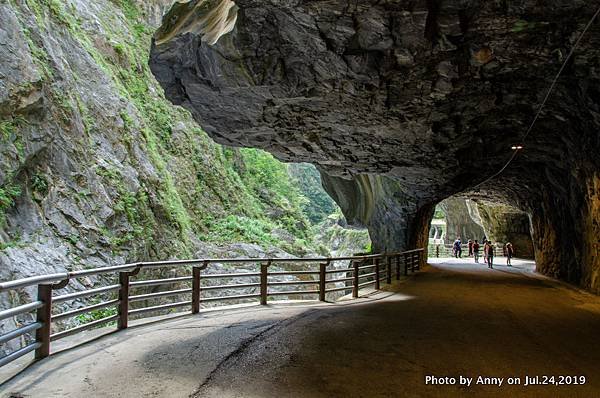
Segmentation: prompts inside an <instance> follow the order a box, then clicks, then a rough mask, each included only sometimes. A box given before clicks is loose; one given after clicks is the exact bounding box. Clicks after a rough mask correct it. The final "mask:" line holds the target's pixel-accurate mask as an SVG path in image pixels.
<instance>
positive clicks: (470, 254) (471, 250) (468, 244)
mask: <svg viewBox="0 0 600 398" xmlns="http://www.w3.org/2000/svg"><path fill="white" fill-rule="evenodd" d="M467 246H469V257H471V256H472V255H473V241H472V240H471V239H469V242H468V243H467Z"/></svg>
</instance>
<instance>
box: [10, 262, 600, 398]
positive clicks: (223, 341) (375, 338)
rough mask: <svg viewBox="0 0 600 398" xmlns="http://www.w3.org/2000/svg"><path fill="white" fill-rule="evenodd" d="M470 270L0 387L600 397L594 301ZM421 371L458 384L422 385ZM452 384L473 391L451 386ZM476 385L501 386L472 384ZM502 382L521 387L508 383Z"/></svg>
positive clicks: (501, 270) (212, 326) (187, 334)
mask: <svg viewBox="0 0 600 398" xmlns="http://www.w3.org/2000/svg"><path fill="white" fill-rule="evenodd" d="M467 261H468V260H458V259H452V260H449V259H448V260H443V262H439V263H438V264H432V265H430V266H428V267H427V268H426V269H425V270H423V271H421V272H419V273H417V274H416V275H414V277H412V278H410V279H409V280H407V281H403V282H400V283H397V284H395V285H392V286H390V287H389V288H387V291H386V292H383V293H380V294H377V295H375V296H372V297H371V298H369V299H365V300H360V301H358V302H351V303H348V304H329V305H327V304H326V305H317V306H293V307H281V306H274V307H269V308H261V309H258V310H257V309H256V308H253V309H244V310H238V311H234V312H231V313H216V314H212V315H210V314H209V315H204V316H200V317H185V318H181V319H177V320H173V321H167V322H162V323H157V324H153V325H149V326H143V327H139V328H133V329H131V330H127V331H125V332H123V333H117V334H114V335H111V336H109V337H105V338H103V339H101V340H98V341H97V342H95V343H92V344H88V345H85V346H82V347H80V348H77V349H73V350H69V351H66V352H63V353H61V354H59V355H57V356H55V357H53V358H51V359H50V360H46V361H42V362H41V363H39V364H37V365H35V366H33V367H31V368H30V369H28V370H27V371H25V372H24V373H23V374H21V375H20V376H18V377H17V378H15V379H13V380H11V381H10V382H8V383H6V384H5V385H4V386H2V390H3V391H5V392H6V394H10V393H13V394H22V395H24V396H30V397H58V396H60V397H81V396H86V395H87V396H93V397H146V396H148V397H150V396H152V397H187V396H193V397H219V398H228V397H337V396H340V397H341V396H343V397H452V396H465V395H466V396H473V397H496V396H498V397H503V396H511V397H513V396H515V397H525V396H531V397H594V396H600V345H599V344H598V331H599V330H600V298H599V297H597V296H594V295H590V294H587V293H585V292H581V291H579V290H577V289H574V288H571V287H569V286H567V285H564V284H561V283H559V282H556V281H553V280H550V279H547V278H543V277H540V276H537V275H535V274H533V273H531V272H530V271H529V270H528V267H529V268H530V265H528V264H527V263H520V262H519V263H516V264H515V267H513V268H507V267H505V266H498V267H496V268H495V269H494V270H488V269H487V268H485V267H484V266H483V265H475V264H472V263H470V262H467ZM427 376H436V377H445V376H447V377H454V378H456V379H457V384H456V385H426V382H425V381H426V377H427ZM460 376H463V377H468V378H473V382H472V383H473V384H471V385H470V386H465V385H462V386H461V385H458V382H459V377H460ZM478 376H483V377H489V378H492V377H493V378H497V380H499V379H502V385H500V386H499V385H497V384H496V385H481V384H479V385H476V384H475V383H476V382H477V377H478ZM525 376H555V381H559V376H577V377H578V376H585V378H586V383H585V384H583V385H544V386H540V385H533V386H532V385H529V386H524V385H523V384H524V383H525ZM509 377H512V378H517V377H518V378H520V379H521V385H516V386H514V385H513V386H511V385H508V378H509ZM513 380H515V379H513ZM568 380H569V379H565V380H563V381H568ZM540 381H543V379H540ZM578 381H581V379H578ZM449 382H452V379H449ZM7 396H10V395H7ZM16 396H18V395H16Z"/></svg>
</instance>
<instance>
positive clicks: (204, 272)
mask: <svg viewBox="0 0 600 398" xmlns="http://www.w3.org/2000/svg"><path fill="white" fill-rule="evenodd" d="M424 254H425V253H424V249H416V250H410V251H406V252H400V253H391V254H375V255H363V256H350V257H337V258H268V259H259V258H240V259H197V260H181V261H161V262H144V263H134V264H126V265H120V266H114V267H106V268H96V269H89V270H83V271H74V272H68V273H58V274H50V275H42V276H33V277H29V278H24V279H18V280H14V281H8V282H2V283H0V293H3V292H8V291H14V290H18V289H23V288H28V287H33V286H37V300H35V301H33V302H30V303H27V304H23V305H19V306H17V307H14V308H10V309H7V310H2V311H0V321H1V320H5V319H8V318H11V317H15V316H18V315H23V314H28V313H35V316H34V317H32V321H31V322H30V323H27V324H25V325H23V326H21V327H18V328H16V329H15V330H12V331H10V332H7V333H4V334H2V335H0V344H4V343H7V342H9V341H11V340H14V339H17V338H20V337H22V336H24V335H31V334H33V332H35V339H31V340H33V341H32V342H30V343H29V344H25V345H24V346H22V347H21V348H20V349H17V350H15V351H13V352H11V353H9V354H8V355H6V356H4V357H2V358H0V366H4V365H6V364H8V363H10V362H12V361H14V360H16V359H17V358H20V357H22V356H23V355H26V354H28V353H30V352H32V351H35V359H42V358H45V357H47V356H49V355H50V345H51V342H53V341H56V340H59V339H62V338H64V337H67V336H70V335H73V334H76V333H79V332H82V331H84V330H88V329H93V328H96V327H99V326H106V325H107V324H110V323H111V322H113V323H114V322H116V327H117V329H125V328H127V327H128V324H129V319H130V317H131V316H135V317H145V316H147V315H148V314H151V313H157V312H164V311H166V310H173V309H179V308H186V307H187V308H189V310H190V311H191V313H192V314H196V313H198V312H199V311H200V307H201V303H212V302H219V301H221V302H232V301H238V302H239V301H241V300H258V301H259V302H260V304H262V305H266V304H267V303H268V301H269V298H274V297H277V296H311V297H318V300H320V301H325V299H326V294H327V293H334V292H341V293H342V294H343V293H346V292H352V297H354V298H358V297H359V290H360V289H362V288H365V287H367V286H373V287H374V288H375V289H376V290H377V289H379V288H380V283H381V282H382V281H385V282H386V283H388V284H389V283H391V282H392V278H393V277H394V276H395V277H396V278H397V279H399V278H400V275H401V274H404V275H407V274H408V272H409V271H410V272H414V271H415V270H418V269H419V265H420V264H421V261H424V260H425V258H424ZM336 261H349V262H350V267H348V268H343V269H335V268H332V264H333V263H334V262H336ZM217 263H218V264H231V265H244V264H257V263H258V264H260V266H259V269H257V271H256V272H235V270H234V272H230V273H221V274H216V273H211V272H210V271H211V268H210V266H211V265H214V264H217ZM276 264H277V265H280V266H281V265H286V264H296V265H297V264H304V265H307V266H308V267H313V268H311V269H307V270H301V271H298V270H283V271H270V270H269V268H270V267H272V266H274V265H276ZM315 266H318V267H315ZM165 267H168V268H173V267H175V268H180V267H181V268H183V271H184V272H185V273H186V274H187V275H185V276H176V277H171V278H163V279H150V280H136V278H137V277H138V276H139V275H140V272H141V271H142V270H151V269H157V268H159V269H160V268H165ZM190 268H191V269H190ZM106 274H113V275H115V276H117V275H118V283H117V284H112V285H107V286H101V287H94V286H91V288H90V289H86V290H81V291H77V292H72V293H67V294H62V295H57V296H55V295H53V292H54V291H56V290H61V289H64V288H66V287H67V286H68V285H69V284H70V282H71V281H74V280H78V279H81V278H87V277H90V276H99V275H106ZM282 277H288V278H289V277H291V278H293V279H294V280H284V281H281V280H279V281H277V280H275V279H277V278H279V279H281V278H282ZM234 279H235V280H242V281H244V283H237V282H235V281H234V282H227V281H232V280H234ZM211 281H216V283H217V284H210V283H214V282H211ZM223 281H225V282H223ZM190 283H191V287H189V284H190ZM341 283H343V284H344V285H343V286H338V285H339V284H341ZM182 284H183V285H185V284H187V286H188V287H186V288H183V289H181V288H178V289H174V290H166V291H159V292H152V293H145V294H136V293H134V294H132V291H134V292H135V291H137V290H138V289H140V288H148V287H152V286H176V285H182ZM334 284H335V285H336V286H334V287H331V285H334ZM308 286H310V287H311V288H309V289H304V290H303V288H304V287H308ZM269 287H271V288H274V287H279V288H282V287H292V288H293V289H296V290H292V291H285V290H284V291H273V290H272V289H271V290H270V289H269ZM234 289H254V290H255V292H253V293H250V294H235V295H223V296H219V295H216V296H215V295H214V292H217V293H218V292H219V291H223V290H234ZM209 292H211V294H212V296H211V295H210V294H208V293H209ZM111 293H112V294H115V293H117V294H118V296H117V297H116V298H112V299H105V301H102V302H98V303H94V304H92V305H87V306H85V307H82V308H76V309H69V310H67V311H64V312H61V313H56V314H53V309H55V307H56V306H55V304H59V303H65V302H69V301H73V300H79V299H82V298H86V299H89V298H93V297H101V296H104V297H106V296H107V295H109V294H111ZM181 296H187V300H186V299H184V300H183V301H175V302H172V303H166V304H159V305H148V306H139V307H138V308H130V304H131V303H146V304H147V303H148V301H152V300H156V299H159V298H166V297H181ZM190 296H191V297H190ZM107 308H113V310H114V309H115V308H116V309H117V311H116V313H115V314H110V313H109V314H108V315H106V316H104V317H102V318H100V319H94V320H91V321H89V322H87V323H84V324H80V325H77V326H75V327H71V328H70V329H65V330H61V331H57V332H54V333H53V328H52V323H55V322H57V321H64V320H66V319H69V318H73V317H76V316H80V315H82V314H86V313H87V314H89V313H92V312H95V311H99V310H103V309H107Z"/></svg>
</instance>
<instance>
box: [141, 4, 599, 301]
mask: <svg viewBox="0 0 600 398" xmlns="http://www.w3.org/2000/svg"><path fill="white" fill-rule="evenodd" d="M578 39H580V40H578ZM599 49H600V26H599V25H598V21H597V20H596V16H595V15H594V9H593V7H590V6H589V4H588V2H586V1H583V0H569V1H566V0H552V1H544V2H538V1H533V0H520V1H510V2H509V1H498V2H483V3H482V2H479V1H469V0H467V1H458V0H447V1H437V0H429V1H414V0H411V1H408V0H407V1H402V0H398V1H375V0H368V1H361V2H348V1H342V0H338V1H335V0H334V1H324V0H312V1H303V2H289V1H276V2H268V3H265V2H263V1H256V0H236V1H235V2H232V1H231V0H222V1H208V0H192V1H190V2H187V3H185V4H183V3H176V4H175V5H174V6H173V7H172V8H171V10H170V11H169V13H168V14H167V15H166V17H165V18H164V20H163V25H162V26H161V28H160V29H159V30H158V32H157V33H156V34H155V36H154V42H153V46H152V51H151V59H150V66H151V69H152V71H153V73H154V75H155V76H156V78H157V79H158V81H159V82H160V84H161V85H162V87H163V88H164V90H165V94H166V96H167V98H168V99H170V100H171V101H172V102H173V103H174V104H176V105H181V106H183V107H185V108H186V109H188V110H189V111H190V112H191V113H192V114H193V116H194V118H195V119H196V121H197V122H198V123H199V124H200V125H201V126H202V127H203V129H204V130H205V131H207V132H208V133H209V135H211V137H212V138H214V139H215V140H216V141H217V142H218V143H221V144H224V145H229V146H251V147H258V148H262V149H265V150H267V151H269V152H271V153H272V154H274V155H275V156H276V157H277V158H279V159H281V160H283V161H287V162H310V163H313V164H315V165H317V167H318V168H319V170H320V172H321V174H322V177H323V178H322V179H323V185H324V187H325V188H326V190H327V191H328V193H329V194H330V195H331V196H332V197H333V198H334V200H335V201H336V202H337V203H338V204H339V205H340V207H341V208H342V210H343V212H344V214H345V216H346V217H347V219H348V221H349V222H350V223H352V224H354V225H362V226H365V227H367V228H368V229H369V232H370V235H371V238H372V241H373V249H374V250H375V251H383V252H385V251H394V250H403V249H407V248H411V247H422V246H426V245H427V243H428V239H429V226H430V222H431V220H432V217H433V213H434V209H435V207H436V205H438V204H439V203H440V202H442V201H443V200H445V199H447V198H450V197H453V196H457V195H458V196H459V197H462V198H467V199H469V200H475V201H479V202H482V203H491V204H493V205H494V206H509V207H510V208H514V209H516V211H517V212H518V213H519V214H520V216H519V217H520V220H521V221H519V222H522V220H523V217H525V220H526V222H527V221H528V224H529V227H530V230H531V237H532V241H531V247H530V248H529V249H528V251H530V252H531V255H533V256H534V257H535V259H536V263H537V270H538V272H541V273H543V274H545V275H548V276H551V277H555V278H559V279H561V280H564V281H567V282H570V283H573V284H576V285H579V286H582V287H584V288H586V289H588V290H589V291H592V292H594V293H600V274H599V273H600V257H599V247H600V240H599V239H600V238H599V236H600V225H599V223H600V175H599V166H600V158H599V157H598V150H599V149H600V135H599V133H598V127H599V124H600V114H599V112H600V109H599V106H600V92H599V91H598V87H600V86H599V81H598V80H599V77H600V76H599V70H600V69H598V65H599V55H600V50H599ZM559 71H560V74H558V73H559ZM557 74H558V75H557ZM555 78H557V79H556V82H555V84H554V85H553V81H554V79H555ZM551 87H552V90H551V91H550V90H549V89H550V88H551ZM547 95H548V97H547V98H546V96H547ZM542 105H543V107H542ZM532 122H533V123H532Z"/></svg>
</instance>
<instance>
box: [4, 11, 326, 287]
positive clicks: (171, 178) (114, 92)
mask: <svg viewBox="0 0 600 398" xmlns="http://www.w3.org/2000/svg"><path fill="white" fill-rule="evenodd" d="M171 3H172V2H171V1H169V0H152V1H134V0H94V1H87V0H86V1H83V0H68V1H63V0H60V1H59V0H10V1H6V0H3V1H0V43H1V45H0V277H1V278H2V279H12V278H18V277H22V276H27V275H31V274H42V273H52V272H57V271H60V270H64V269H68V270H71V269H79V268H86V267H99V266H104V265H108V264H118V263H124V262H128V261H139V260H146V259H167V258H175V257H177V258H186V257H187V258H189V257H192V256H195V255H202V254H208V252H210V250H211V249H210V248H211V247H216V246H223V245H227V244H230V243H238V242H247V243H255V244H258V245H262V246H263V247H269V246H277V247H279V248H282V249H284V250H286V251H288V252H292V253H297V254H302V253H305V252H306V251H307V250H309V249H310V247H312V241H311V240H312V235H313V232H312V230H311V228H312V223H314V224H316V223H317V222H318V221H319V220H324V219H325V218H326V217H327V215H329V214H330V213H332V212H333V209H334V207H335V206H334V204H333V203H332V202H331V201H330V200H329V201H330V202H329V203H327V199H328V198H327V197H326V195H325V194H324V193H322V191H321V192H320V193H315V192H312V193H311V192H309V191H310V190H316V191H318V190H319V184H320V179H319V176H318V174H316V173H317V172H316V170H314V168H312V169H311V167H312V166H303V167H304V169H303V170H305V171H306V173H305V174H311V175H312V180H310V181H304V182H303V183H300V182H299V181H298V178H299V177H292V176H291V174H290V172H289V170H288V166H286V165H284V164H282V163H280V162H279V161H277V160H276V159H274V158H273V156H271V155H270V154H268V153H266V152H262V151H258V150H252V149H242V150H239V149H230V148H223V147H221V146H219V145H217V144H215V143H214V142H213V141H212V140H211V139H210V138H208V137H207V135H206V134H205V133H204V132H203V131H202V130H201V129H200V128H199V127H198V126H197V124H196V123H195V122H194V121H193V119H192V118H191V116H190V115H189V113H188V112H187V111H186V110H184V109H182V108H179V107H175V106H173V105H172V104H171V103H170V102H169V101H167V100H166V99H165V98H164V96H163V94H162V91H163V90H162V88H161V87H160V86H159V85H158V84H157V82H156V80H155V79H154V76H153V75H152V74H151V73H150V69H149V67H148V58H149V50H150V41H151V35H152V34H153V33H154V31H155V29H156V27H157V25H158V23H159V21H160V20H161V17H162V15H163V13H164V12H165V11H166V10H167V8H168V7H169V6H170V5H171ZM228 116H229V114H227V115H223V117H228ZM297 167H301V166H297ZM307 168H308V169H307ZM296 174H297V175H300V176H301V175H302V174H303V173H302V172H299V173H296ZM307 178H308V177H307ZM311 184H312V185H311ZM302 189H304V190H305V193H303V192H301V190H302ZM319 195H320V196H319ZM317 196H319V199H318V200H320V201H321V203H320V204H319V205H318V206H317V205H316V206H314V207H313V206H312V205H311V203H313V199H314V200H317V199H315V198H317ZM324 212H325V213H324ZM308 217H310V218H311V219H312V222H311V221H310V220H309V218H308Z"/></svg>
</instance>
